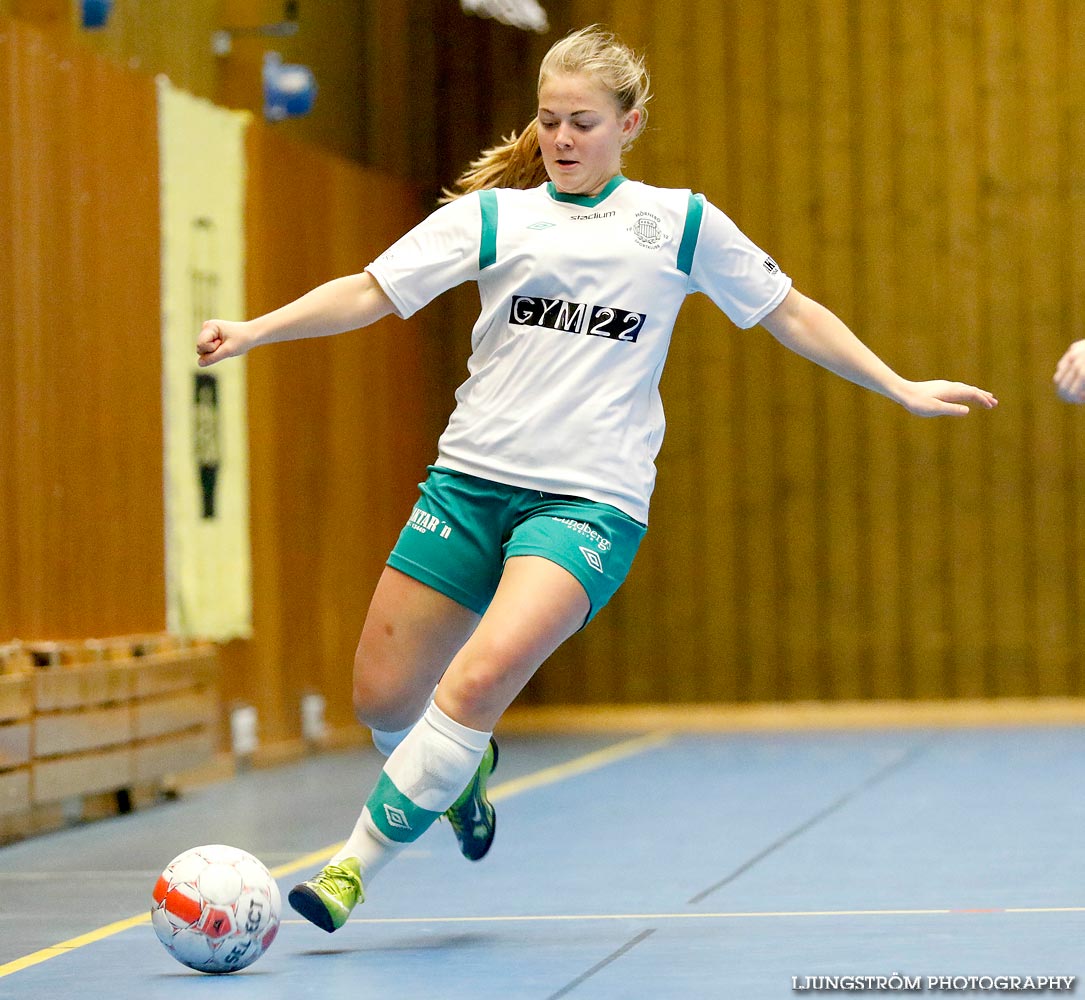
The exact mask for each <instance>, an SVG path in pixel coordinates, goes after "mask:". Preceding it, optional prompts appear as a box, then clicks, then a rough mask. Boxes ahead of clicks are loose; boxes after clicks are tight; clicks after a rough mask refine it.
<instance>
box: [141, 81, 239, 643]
mask: <svg viewBox="0 0 1085 1000" xmlns="http://www.w3.org/2000/svg"><path fill="white" fill-rule="evenodd" d="M249 120H250V115H249V114H248V113H246V112H238V111H228V110H226V109H223V108H219V107H216V106H215V105H213V104H211V103H210V102H208V101H205V100H202V99H199V98H196V97H193V96H192V95H190V94H187V93H185V92H184V91H181V90H178V89H177V88H175V87H174V86H173V85H172V84H171V83H170V82H169V80H167V79H166V78H165V77H159V78H158V143H159V172H160V185H161V200H162V205H161V215H162V271H161V273H162V392H163V413H164V426H165V442H164V447H165V463H164V464H165V478H166V482H165V498H166V503H165V508H166V600H167V609H166V621H167V626H168V628H169V630H170V631H171V632H173V633H175V634H177V635H183V636H197V637H201V638H206V639H217V640H224V639H232V638H245V637H248V636H249V635H251V632H252V567H251V555H250V542H249V456H248V434H247V423H246V421H247V417H246V406H245V364H244V359H243V358H238V359H233V360H231V361H228V362H226V363H225V364H222V365H217V366H215V367H213V368H208V369H201V368H199V367H197V365H196V335H197V333H198V332H199V328H200V323H202V322H203V320H205V319H210V318H212V317H224V318H229V319H241V318H243V317H244V309H245V265H244V261H245V230H244V205H245V129H246V128H247V126H248V123H249Z"/></svg>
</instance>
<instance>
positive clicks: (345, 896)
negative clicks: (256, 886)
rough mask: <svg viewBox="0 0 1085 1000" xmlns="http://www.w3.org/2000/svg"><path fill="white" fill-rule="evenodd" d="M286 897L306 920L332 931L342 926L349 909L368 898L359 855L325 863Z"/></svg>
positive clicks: (329, 931) (322, 928) (348, 914)
mask: <svg viewBox="0 0 1085 1000" xmlns="http://www.w3.org/2000/svg"><path fill="white" fill-rule="evenodd" d="M286 898H287V899H288V900H289V901H290V905H291V906H292V907H294V909H295V910H297V911H298V913H300V914H301V915H302V916H303V917H304V918H305V919H306V920H308V921H309V922H310V923H313V924H316V925H317V927H319V928H320V929H321V930H325V931H327V932H328V933H329V934H330V933H331V932H332V931H335V930H338V929H339V928H340V927H342V926H343V924H345V923H346V922H347V917H349V916H350V911H351V910H353V909H354V907H356V906H357V905H358V904H359V903H360V902H362V901H363V900H364V899H365V892H364V890H363V889H362V874H361V865H360V863H359V861H358V859H357V858H344V859H343V860H342V861H340V862H339V863H338V864H335V865H325V866H324V867H323V868H322V869H321V870H320V871H319V872H318V873H317V874H316V875H314V876H313V877H312V878H311V879H309V880H308V881H306V882H301V883H299V884H298V885H296V886H294V888H293V889H291V890H290V895H289V896H287V897H286Z"/></svg>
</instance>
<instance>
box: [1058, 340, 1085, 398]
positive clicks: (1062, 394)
mask: <svg viewBox="0 0 1085 1000" xmlns="http://www.w3.org/2000/svg"><path fill="white" fill-rule="evenodd" d="M1054 382H1055V392H1057V393H1058V394H1059V398H1060V399H1062V400H1065V401H1066V402H1067V403H1085V340H1075V341H1074V342H1073V343H1072V344H1071V345H1070V346H1069V347H1068V348H1066V353H1065V354H1063V356H1062V357H1061V358H1059V363H1058V364H1057V365H1056V366H1055V377H1054Z"/></svg>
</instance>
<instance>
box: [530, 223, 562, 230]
mask: <svg viewBox="0 0 1085 1000" xmlns="http://www.w3.org/2000/svg"><path fill="white" fill-rule="evenodd" d="M556 225H557V223H556V222H533V223H531V225H530V226H528V227H527V228H528V229H553V228H554V226H556Z"/></svg>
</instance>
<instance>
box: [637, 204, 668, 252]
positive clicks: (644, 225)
mask: <svg viewBox="0 0 1085 1000" xmlns="http://www.w3.org/2000/svg"><path fill="white" fill-rule="evenodd" d="M629 232H631V233H632V234H633V238H634V239H635V240H636V241H637V243H638V244H640V246H642V247H647V248H648V249H649V250H658V249H659V247H660V245H661V244H662V243H663V241H664V240H669V239H670V238H671V236H670V233H665V232H663V230H662V229H660V227H659V216H658V215H653V214H652V213H651V212H637V215H636V221H635V222H634V223H633V225H631V226H630V227H629Z"/></svg>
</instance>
